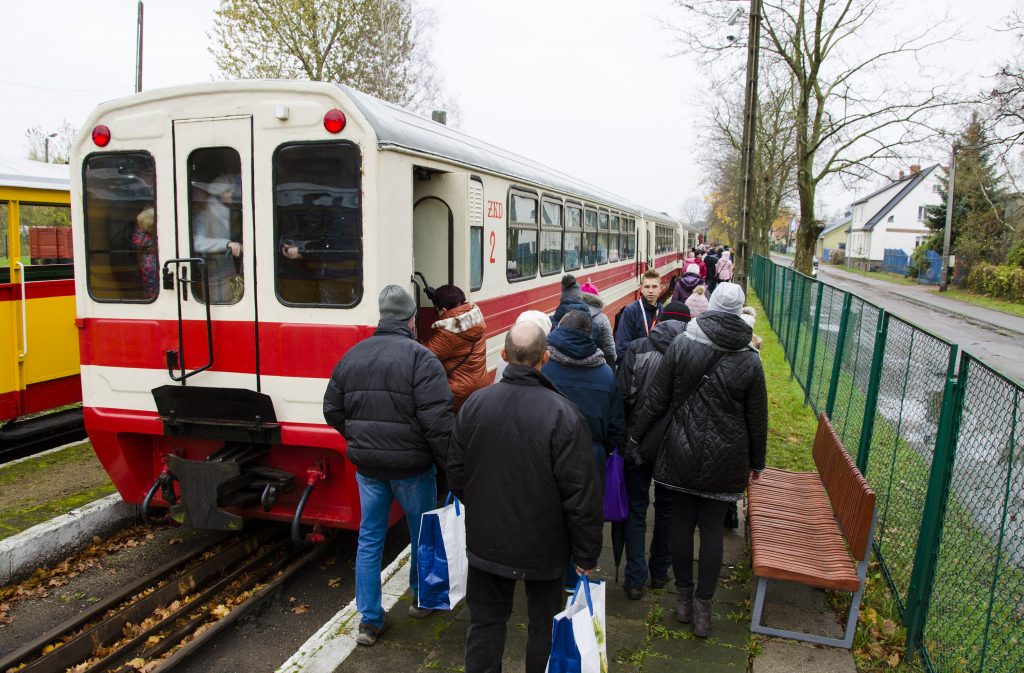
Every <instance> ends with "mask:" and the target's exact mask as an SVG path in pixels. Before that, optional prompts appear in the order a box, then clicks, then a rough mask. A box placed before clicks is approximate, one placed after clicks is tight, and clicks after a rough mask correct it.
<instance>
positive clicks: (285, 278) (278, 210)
mask: <svg viewBox="0 0 1024 673" xmlns="http://www.w3.org/2000/svg"><path fill="white" fill-rule="evenodd" d="M360 164H361V157H360V154H359V148H358V147H357V146H356V145H354V144H352V143H350V142H331V143H300V144H292V145H283V146H282V147H280V148H278V150H277V152H276V153H275V154H274V215H275V216H274V240H275V241H276V243H277V251H276V254H275V255H274V258H275V260H276V261H275V276H276V281H275V282H276V289H277V296H278V297H279V298H280V300H281V301H282V302H283V303H285V304H289V305H302V306H327V307H351V306H355V305H356V304H358V303H359V300H360V299H361V298H362V296H363V258H362V208H361V204H360V181H359V178H360V170H361V168H360Z"/></svg>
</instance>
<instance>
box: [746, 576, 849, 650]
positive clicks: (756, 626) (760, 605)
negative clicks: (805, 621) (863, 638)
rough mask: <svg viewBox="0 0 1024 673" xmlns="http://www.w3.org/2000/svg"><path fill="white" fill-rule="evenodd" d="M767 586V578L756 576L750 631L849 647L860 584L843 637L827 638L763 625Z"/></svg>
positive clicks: (831, 645) (819, 643)
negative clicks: (762, 615) (755, 591)
mask: <svg viewBox="0 0 1024 673" xmlns="http://www.w3.org/2000/svg"><path fill="white" fill-rule="evenodd" d="M767 587H768V580H767V579H766V578H764V577H758V578H757V594H756V595H755V597H754V613H753V614H752V615H751V617H750V631H751V632H752V633H760V634H763V635H766V636H779V637H782V638H792V639H793V640H802V641H804V642H808V643H814V644H816V645H828V646H830V647H842V648H845V649H847V650H848V649H850V647H851V646H852V645H853V635H854V633H856V631H857V615H858V614H860V598H861V595H862V594H863V593H864V587H863V585H861V588H860V590H859V591H857V593H856V594H854V595H853V597H852V599H851V603H850V612H849V615H848V618H847V622H846V634H845V637H844V638H828V637H826V636H819V635H816V634H813V633H803V632H801V631H788V630H786V629H776V628H772V627H770V626H765V625H764V624H762V623H761V613H762V611H763V609H764V595H765V591H766V589H767Z"/></svg>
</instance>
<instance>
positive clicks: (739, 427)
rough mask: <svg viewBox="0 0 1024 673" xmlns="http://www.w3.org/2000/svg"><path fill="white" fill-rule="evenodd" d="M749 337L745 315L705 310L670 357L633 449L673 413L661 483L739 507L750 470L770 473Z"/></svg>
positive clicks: (661, 455)
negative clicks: (657, 424) (649, 431)
mask: <svg viewBox="0 0 1024 673" xmlns="http://www.w3.org/2000/svg"><path fill="white" fill-rule="evenodd" d="M750 336H751V331H750V327H749V326H747V324H746V323H744V322H743V320H741V319H740V318H739V316H737V315H734V314H731V313H725V312H721V311H707V312H705V313H704V314H703V315H701V316H700V317H699V318H697V319H696V320H694V321H690V323H689V324H688V325H687V329H686V332H685V336H683V337H681V338H679V339H676V340H675V341H673V342H672V345H671V346H670V347H669V349H668V350H667V351H666V352H665V357H664V359H663V360H662V363H661V366H660V367H659V368H658V371H657V373H656V374H655V376H654V380H653V381H652V383H651V387H650V390H649V391H648V393H647V397H646V399H645V401H644V404H643V407H642V408H641V409H640V411H639V413H638V415H637V417H636V419H635V421H634V425H633V430H632V433H631V438H630V442H629V443H630V444H631V445H633V447H634V448H635V447H636V443H637V442H636V440H638V439H640V438H642V437H643V436H644V434H645V433H646V432H647V431H648V429H649V428H651V426H653V425H654V424H655V422H656V421H657V419H659V418H660V417H661V416H662V415H663V414H665V413H668V414H670V420H669V423H668V429H667V431H666V434H665V441H664V442H663V443H662V445H661V450H660V451H659V452H658V455H657V459H656V461H655V466H654V480H655V481H656V482H657V483H660V484H662V485H663V486H667V487H669V488H672V489H674V490H678V491H683V492H686V493H693V494H695V495H700V496H702V497H713V498H718V499H723V500H735V499H738V498H739V497H741V495H742V492H743V490H744V489H745V488H746V485H747V479H748V476H749V472H750V470H751V469H753V470H762V469H764V463H765V448H766V445H767V438H768V393H767V390H766V389H765V381H764V371H763V370H762V368H761V358H760V356H759V355H758V353H757V351H755V350H753V349H751V348H750V347H749V343H750ZM705 376H707V378H706V379H705ZM702 380H703V381H702Z"/></svg>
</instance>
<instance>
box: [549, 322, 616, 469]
mask: <svg viewBox="0 0 1024 673" xmlns="http://www.w3.org/2000/svg"><path fill="white" fill-rule="evenodd" d="M548 353H549V354H550V356H551V357H550V359H549V360H548V362H547V364H546V365H544V368H543V369H541V372H542V373H543V374H544V376H546V377H548V379H549V380H550V381H551V382H552V383H553V384H555V386H556V387H557V388H558V390H559V392H561V393H562V394H563V395H565V396H566V397H568V398H569V399H570V400H572V401H573V402H574V403H575V404H576V406H577V407H578V408H579V410H580V412H581V413H582V414H583V417H584V418H585V419H586V420H587V426H588V427H589V428H590V436H591V439H592V441H593V445H594V446H595V447H597V446H600V447H601V448H603V449H604V451H605V453H611V452H612V449H614V448H615V447H617V446H621V445H623V443H624V440H625V435H626V428H625V423H626V421H625V415H624V413H623V411H622V392H621V391H620V390H619V384H618V383H617V382H616V381H615V374H614V373H613V372H612V369H611V367H609V366H608V365H607V364H606V363H605V360H604V354H603V353H601V351H599V350H598V349H597V345H596V344H595V343H594V340H593V339H592V338H591V336H590V335H589V334H585V333H583V332H579V331H577V330H574V329H566V328H559V329H556V330H555V331H553V332H552V333H551V334H549V335H548Z"/></svg>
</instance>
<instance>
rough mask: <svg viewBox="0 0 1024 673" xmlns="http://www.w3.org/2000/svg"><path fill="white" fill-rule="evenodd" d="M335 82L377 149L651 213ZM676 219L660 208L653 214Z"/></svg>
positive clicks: (596, 188)
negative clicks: (425, 157)
mask: <svg viewBox="0 0 1024 673" xmlns="http://www.w3.org/2000/svg"><path fill="white" fill-rule="evenodd" d="M338 86H339V87H341V89H342V90H343V91H344V92H345V93H346V94H347V95H348V96H349V97H350V98H351V99H352V101H353V102H354V103H355V104H356V107H358V108H359V111H360V112H362V113H363V116H365V117H366V119H367V121H369V122H370V125H371V126H372V127H373V130H374V132H375V133H376V135H377V144H378V147H379V148H380V149H387V148H395V149H402V150H409V151H413V152H418V153H422V154H427V155H430V156H435V157H438V158H440V159H449V160H453V161H457V162H459V163H461V164H465V165H467V166H471V167H475V168H479V169H481V170H486V171H489V172H492V173H497V174H499V175H504V176H506V177H509V178H513V179H520V180H524V181H527V182H530V183H533V184H536V185H541V186H544V187H548V188H550V189H552V190H556V191H559V192H563V193H566V194H572V195H575V196H578V197H580V198H581V199H586V200H589V201H597V202H599V203H600V204H601V205H607V206H611V207H613V208H618V209H620V210H625V211H629V212H633V213H640V214H643V215H644V217H647V215H648V214H653V211H650V210H647V209H645V208H643V207H641V206H639V205H637V204H635V203H633V202H631V201H629V200H627V199H625V198H623V197H621V196H617V195H616V194H612V193H611V192H607V191H605V190H603V189H600V188H599V187H595V186H593V185H591V184H588V183H586V182H583V181H581V180H577V179H576V178H573V177H571V176H569V175H566V174H565V173H562V172H560V171H557V170H555V169H553V168H549V167H547V166H544V165H543V164H539V163H537V162H535V161H531V160H530V159H527V158H526V157H522V156H520V155H518V154H514V153H512V152H509V151H508V150H504V149H502V148H500V147H497V146H495V145H491V144H490V143H486V142H484V141H482V140H479V139H477V138H474V137H472V136H468V135H466V134H464V133H462V132H460V131H457V130H455V129H453V128H451V127H449V126H446V125H444V124H440V123H438V122H435V121H432V120H430V119H426V118H425V117H421V116H419V115H417V114H415V113H413V112H410V111H409V110H406V109H404V108H401V107H399V106H397V105H393V104H391V103H388V102H385V101H382V100H380V99H379V98H375V97H373V96H370V95H369V94H365V93H363V92H362V91H358V90H356V89H353V88H351V87H349V86H346V85H344V84H339V85H338ZM649 219H667V220H669V221H672V222H674V221H675V220H674V219H673V218H671V217H669V216H667V215H665V214H664V213H661V214H658V216H657V217H656V218H654V217H652V218H649Z"/></svg>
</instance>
